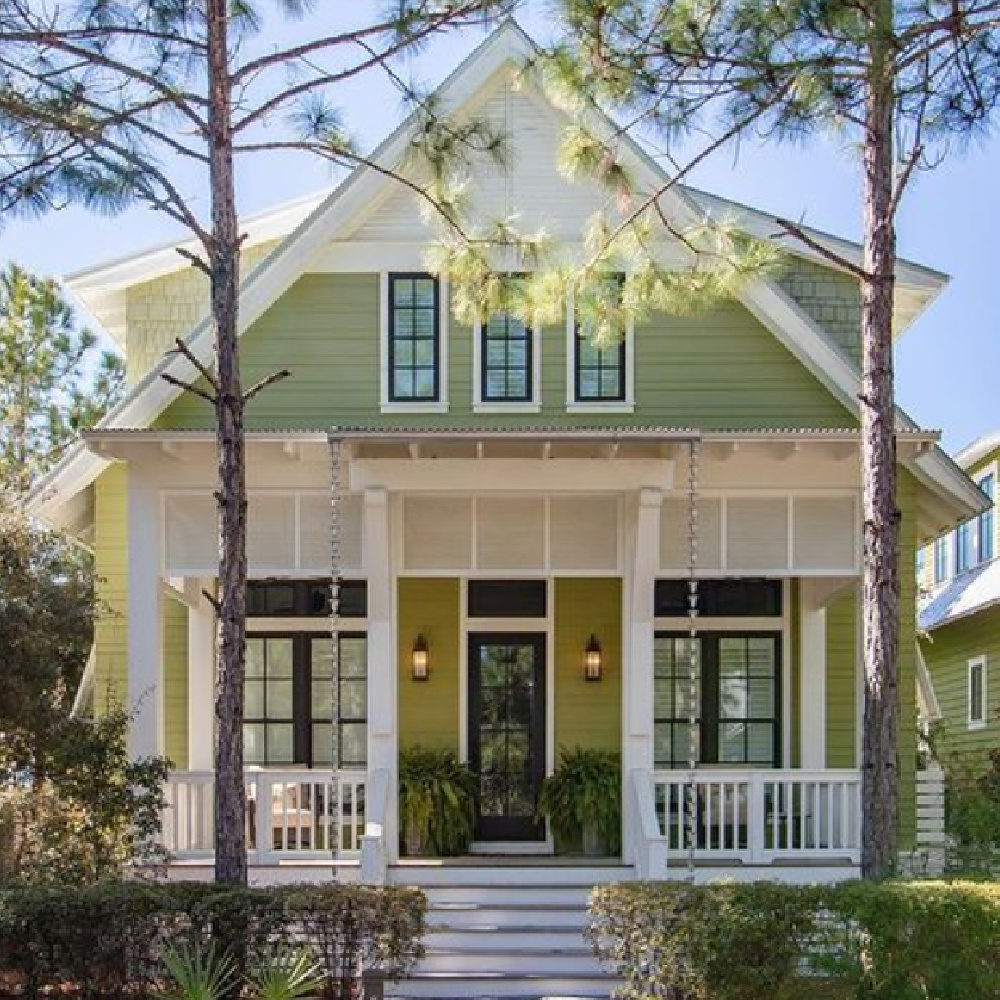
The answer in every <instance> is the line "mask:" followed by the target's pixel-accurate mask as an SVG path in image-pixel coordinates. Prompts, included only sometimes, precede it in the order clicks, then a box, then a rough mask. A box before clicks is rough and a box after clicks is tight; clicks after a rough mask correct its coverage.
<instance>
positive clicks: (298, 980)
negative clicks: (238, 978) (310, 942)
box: [247, 945, 326, 1000]
mask: <svg viewBox="0 0 1000 1000" xmlns="http://www.w3.org/2000/svg"><path fill="white" fill-rule="evenodd" d="M247 983H248V985H249V986H250V989H251V991H252V992H253V995H254V996H255V997H257V998H258V1000H301V998H303V997H311V996H317V995H318V994H319V993H321V992H322V990H323V987H324V985H325V983H326V976H325V975H324V974H323V969H322V968H321V966H320V964H319V962H318V961H317V959H316V956H315V955H314V954H313V953H312V952H311V951H310V950H309V949H308V948H291V947H288V946H286V945H282V946H280V947H278V948H276V949H275V950H274V951H273V952H272V953H270V954H268V955H265V956H264V957H263V959H262V961H261V962H260V963H259V964H258V965H257V967H256V968H255V969H253V970H252V971H251V972H250V973H249V975H248V976H247Z"/></svg>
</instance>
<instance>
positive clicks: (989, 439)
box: [955, 430, 1000, 469]
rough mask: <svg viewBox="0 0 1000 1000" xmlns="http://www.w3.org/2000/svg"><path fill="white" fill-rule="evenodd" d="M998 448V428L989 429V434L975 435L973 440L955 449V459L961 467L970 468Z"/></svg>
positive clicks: (999, 445) (999, 431)
mask: <svg viewBox="0 0 1000 1000" xmlns="http://www.w3.org/2000/svg"><path fill="white" fill-rule="evenodd" d="M998 448H1000V430H996V431H990V433H989V434H983V435H982V436H980V437H977V438H976V440H975V441H972V442H970V443H969V444H967V445H966V446H965V447H964V448H962V449H960V450H959V451H957V452H956V453H955V461H956V462H957V463H958V464H959V465H960V466H961V467H962V468H963V469H971V468H973V467H974V466H976V465H978V464H979V463H980V462H981V461H982V460H983V459H984V458H986V456H987V455H989V454H990V452H993V451H996V450H997V449H998Z"/></svg>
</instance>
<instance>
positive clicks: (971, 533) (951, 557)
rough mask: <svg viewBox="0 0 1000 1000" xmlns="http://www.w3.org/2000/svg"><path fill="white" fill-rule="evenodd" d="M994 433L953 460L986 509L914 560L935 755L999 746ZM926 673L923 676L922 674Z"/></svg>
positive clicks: (999, 442)
mask: <svg viewBox="0 0 1000 1000" xmlns="http://www.w3.org/2000/svg"><path fill="white" fill-rule="evenodd" d="M998 460H1000V432H997V431H994V432H993V433H992V434H987V435H984V436H983V437H981V438H979V439H978V440H976V441H973V442H972V444H970V445H968V447H966V448H963V449H962V450H961V451H960V452H958V454H957V455H956V456H955V461H956V462H957V463H958V464H959V465H960V466H961V467H962V468H963V469H965V470H966V472H968V474H969V476H970V477H971V478H972V480H973V481H974V482H975V483H976V484H977V485H978V486H979V488H980V490H982V492H983V494H984V495H985V496H986V497H987V498H989V502H990V507H989V509H987V510H986V511H984V512H983V513H981V514H979V515H978V516H977V517H975V518H973V519H971V520H968V521H965V522H964V523H963V524H961V525H960V526H959V527H957V528H955V529H954V530H951V531H948V532H945V533H942V534H941V535H939V536H938V537H937V538H935V539H934V540H933V542H932V543H930V544H929V545H926V546H925V547H924V548H922V549H921V550H920V552H919V553H918V555H917V579H918V583H919V588H920V594H921V600H920V605H919V625H920V633H919V636H920V650H919V651H920V655H921V657H922V659H923V664H922V665H921V677H922V683H921V685H920V688H919V691H920V710H921V715H922V716H923V718H924V719H925V720H926V721H927V722H928V723H935V724H936V729H937V735H936V740H935V748H936V749H937V750H938V751H939V754H940V756H941V757H942V758H944V759H947V758H949V757H951V756H953V755H959V756H962V757H964V758H965V759H966V761H967V762H968V763H970V764H972V765H974V766H975V765H976V763H977V760H976V755H977V754H978V755H981V754H982V752H983V751H988V750H996V749H1000V560H998V559H997V541H998V539H997V518H996V510H995V508H994V507H993V505H992V502H993V501H994V500H995V498H996V491H997V475H998V471H997V470H998ZM924 670H926V673H924Z"/></svg>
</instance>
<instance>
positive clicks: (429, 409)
mask: <svg viewBox="0 0 1000 1000" xmlns="http://www.w3.org/2000/svg"><path fill="white" fill-rule="evenodd" d="M379 410H380V412H382V413H447V412H448V401H447V400H442V401H441V402H436V403H382V405H381V406H380V407H379Z"/></svg>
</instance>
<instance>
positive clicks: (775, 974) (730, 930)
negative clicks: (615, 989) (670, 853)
mask: <svg viewBox="0 0 1000 1000" xmlns="http://www.w3.org/2000/svg"><path fill="white" fill-rule="evenodd" d="M815 912H816V896H815V894H814V893H813V892H811V891H810V890H804V889H802V888H800V887H795V886H782V885H775V884H771V883H764V882H761V883H756V884H747V885H737V884H733V883H723V882H720V883H716V884H714V885H708V886H694V885H690V884H688V883H685V882H659V883H652V882H649V883H627V884H620V885H609V886H603V887H601V888H600V889H597V890H595V892H594V894H593V896H592V898H591V904H590V924H589V927H588V930H587V934H588V937H589V939H590V941H591V943H592V945H593V946H594V950H595V952H596V953H597V955H598V957H599V958H600V959H601V960H602V961H603V962H604V963H605V964H607V965H608V966H610V967H611V968H613V969H614V970H615V971H616V972H617V973H618V974H619V975H621V976H622V978H623V979H624V980H625V987H624V990H623V991H622V993H621V995H622V996H623V997H626V998H629V1000H645V998H647V997H669V998H670V1000H681V998H683V1000H761V998H769V1000H770V998H777V997H784V996H791V995H793V994H791V993H789V992H788V990H789V987H790V986H791V985H792V984H793V982H794V980H795V978H796V973H797V971H798V968H799V960H800V958H801V956H802V954H803V951H804V949H805V943H806V942H807V941H808V940H809V939H810V938H811V936H812V934H813V932H814V925H815Z"/></svg>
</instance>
